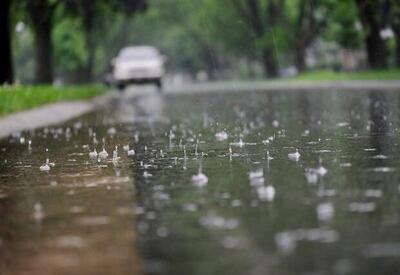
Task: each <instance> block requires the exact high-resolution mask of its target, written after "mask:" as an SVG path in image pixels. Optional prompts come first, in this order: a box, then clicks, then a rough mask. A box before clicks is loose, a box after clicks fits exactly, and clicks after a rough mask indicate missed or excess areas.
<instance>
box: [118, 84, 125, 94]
mask: <svg viewBox="0 0 400 275" xmlns="http://www.w3.org/2000/svg"><path fill="white" fill-rule="evenodd" d="M117 89H118V91H120V92H123V91H124V90H125V84H124V83H118V84H117Z"/></svg>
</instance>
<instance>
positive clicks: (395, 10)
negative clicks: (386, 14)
mask: <svg viewBox="0 0 400 275" xmlns="http://www.w3.org/2000/svg"><path fill="white" fill-rule="evenodd" d="M390 10H391V16H390V24H391V26H392V29H393V33H394V38H395V40H396V53H395V54H396V57H395V59H396V66H397V67H400V0H391V1H390Z"/></svg>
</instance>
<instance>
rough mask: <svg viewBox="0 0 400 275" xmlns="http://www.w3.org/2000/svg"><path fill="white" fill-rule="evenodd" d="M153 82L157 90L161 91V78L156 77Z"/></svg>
mask: <svg viewBox="0 0 400 275" xmlns="http://www.w3.org/2000/svg"><path fill="white" fill-rule="evenodd" d="M154 84H155V85H156V86H157V89H158V91H159V92H162V88H163V85H162V81H161V79H157V80H156V81H155V82H154Z"/></svg>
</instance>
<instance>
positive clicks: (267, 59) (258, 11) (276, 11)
mask: <svg viewBox="0 0 400 275" xmlns="http://www.w3.org/2000/svg"><path fill="white" fill-rule="evenodd" d="M227 3H228V4H230V5H233V7H234V8H235V9H236V12H237V15H238V16H239V17H240V18H241V19H242V20H243V21H244V22H246V24H248V27H249V30H250V31H251V32H252V33H253V34H254V35H255V38H256V44H257V47H258V48H259V50H260V53H261V58H262V63H263V65H264V70H265V73H266V75H267V76H268V77H276V76H278V75H279V66H278V60H277V53H276V45H275V29H276V28H277V27H278V24H279V23H280V19H281V18H283V15H284V5H285V1H283V0H265V1H263V0H227Z"/></svg>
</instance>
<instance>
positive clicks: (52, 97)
mask: <svg viewBox="0 0 400 275" xmlns="http://www.w3.org/2000/svg"><path fill="white" fill-rule="evenodd" d="M106 91H107V89H106V88H105V87H104V86H101V85H82V86H65V87H53V86H0V116H2V115H6V114H10V113H14V112H18V111H22V110H26V109H30V108H33V107H37V106H40V105H43V104H47V103H52V102H57V101H71V100H81V99H87V98H91V97H94V96H96V95H100V94H103V93H105V92H106Z"/></svg>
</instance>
